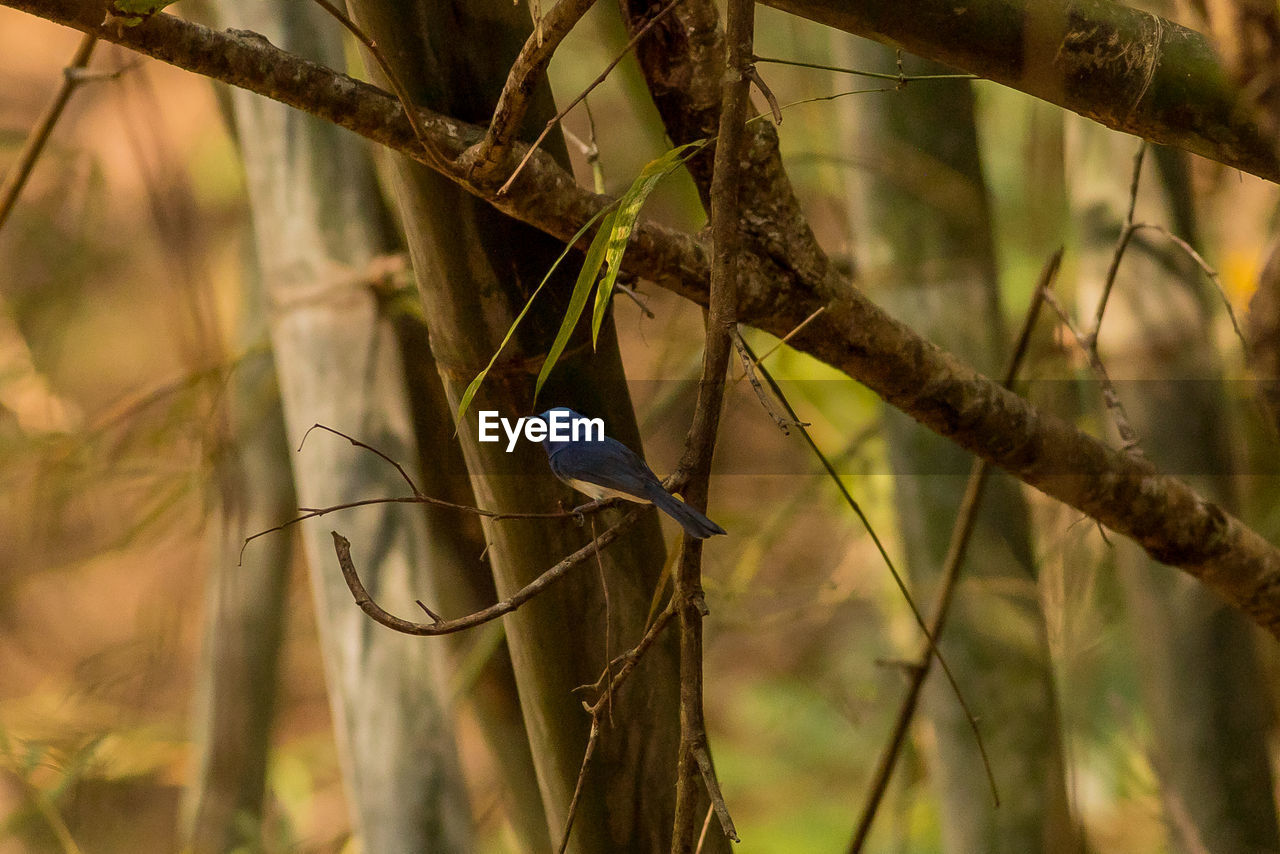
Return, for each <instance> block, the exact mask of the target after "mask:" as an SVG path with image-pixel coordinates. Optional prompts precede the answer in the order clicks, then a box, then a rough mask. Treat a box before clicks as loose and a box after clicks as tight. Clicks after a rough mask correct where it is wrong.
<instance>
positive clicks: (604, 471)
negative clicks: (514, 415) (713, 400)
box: [535, 406, 725, 540]
mask: <svg viewBox="0 0 1280 854" xmlns="http://www.w3.org/2000/svg"><path fill="white" fill-rule="evenodd" d="M535 417H536V418H538V419H539V420H541V421H543V422H544V423H546V424H547V438H546V439H544V440H543V442H542V446H543V447H544V448H545V449H546V451H547V461H548V462H549V463H551V471H552V473H554V474H555V476H556V477H558V478H560V479H561V480H562V481H564V482H565V483H567V484H569V485H570V486H572V487H573V488H574V489H576V490H578V491H579V492H581V493H583V494H585V495H589V496H591V497H592V498H622V499H625V500H627V501H634V502H636V503H638V504H653V505H655V506H656V507H657V508H658V509H659V510H661V511H662V512H663V513H666V514H667V515H668V516H670V517H671V518H672V519H675V520H676V521H677V522H679V523H680V527H681V528H684V530H685V533H687V534H688V535H689V536H691V537H695V538H697V539H699V540H705V539H706V538H707V537H710V536H712V535H713V534H723V533H725V530H724V528H721V527H720V526H719V525H717V524H716V523H715V522H712V521H711V520H710V519H708V518H707V517H706V516H704V515H702V514H701V513H699V512H698V511H697V510H694V509H693V508H692V507H690V506H689V505H688V504H685V503H684V502H683V501H681V500H680V499H679V498H676V497H675V496H674V495H672V494H671V493H669V492H667V490H666V489H664V488H663V486H662V481H660V480H658V476H657V475H655V474H654V473H653V470H652V469H650V468H649V466H648V464H647V463H646V462H645V461H644V460H643V459H642V458H641V457H640V455H639V454H637V453H636V452H635V451H633V450H631V449H630V448H628V447H627V446H626V445H624V444H622V443H621V442H619V441H618V440H617V439H611V438H609V437H608V436H605V435H604V431H603V430H600V431H599V432H598V436H597V437H595V438H592V437H591V431H590V430H583V431H582V433H584V434H585V435H581V434H579V433H575V432H572V431H571V430H568V429H564V428H565V427H567V426H568V425H569V424H570V423H572V422H574V421H580V422H585V421H587V419H586V418H584V416H582V415H579V414H578V413H576V412H574V411H573V410H572V409H568V408H566V407H563V406H557V407H555V408H554V409H548V410H547V411H546V412H544V413H542V414H541V415H538V416H535ZM594 420H596V421H597V422H598V419H594ZM557 424H559V425H562V429H561V430H560V435H557V434H556V433H555V432H554V431H555V428H556V425H557ZM553 436H554V438H553ZM565 437H568V438H567V440H565V441H562V439H564V438H565Z"/></svg>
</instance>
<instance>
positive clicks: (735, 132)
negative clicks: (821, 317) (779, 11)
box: [671, 0, 755, 851]
mask: <svg viewBox="0 0 1280 854" xmlns="http://www.w3.org/2000/svg"><path fill="white" fill-rule="evenodd" d="M754 30H755V0H729V6H728V15H727V18H726V22H725V47H726V56H725V70H724V76H723V78H722V82H721V87H720V93H721V94H720V125H719V128H718V130H717V133H716V148H715V160H714V162H713V166H712V175H711V193H710V204H709V213H710V215H711V283H710V299H709V300H708V308H707V314H706V319H705V327H706V347H705V351H704V353H703V357H702V377H701V381H700V382H699V383H698V401H697V405H696V406H695V408H694V413H693V423H692V425H691V426H690V428H689V435H688V438H687V439H686V440H685V450H684V454H683V455H682V457H681V461H680V471H682V472H685V473H687V474H688V482H687V484H686V486H685V500H686V501H688V502H689V504H690V505H692V506H693V507H696V508H699V509H702V508H705V507H706V499H707V485H708V481H709V480H710V476H711V458H712V455H713V454H714V452H715V445H716V436H717V433H718V431H719V427H720V412H721V409H722V407H723V403H724V379H725V372H726V371H727V370H728V367H729V357H730V352H731V350H732V344H731V341H730V337H731V336H730V333H731V332H732V330H733V328H734V326H735V325H736V321H737V317H736V312H737V302H738V297H737V294H738V276H739V271H738V267H739V265H738V254H739V247H740V246H741V244H742V224H741V221H740V217H739V211H740V202H739V195H740V189H741V186H742V152H743V149H744V147H745V143H746V118H747V107H748V106H749V104H750V102H751V90H750V86H751V83H750V80H749V78H748V75H747V69H748V68H750V66H751V55H752V39H753V35H754ZM672 598H673V602H674V603H675V607H676V609H677V613H678V615H679V618H680V751H679V757H678V760H677V763H676V808H675V826H674V829H673V832H672V841H671V848H672V851H692V850H693V848H694V845H695V841H696V836H697V831H698V823H699V821H700V820H701V819H702V812H701V809H700V803H701V794H702V789H704V788H705V790H706V793H707V796H708V797H709V798H710V799H711V803H712V806H714V807H715V811H716V815H717V816H718V817H719V819H720V826H721V829H722V830H723V831H724V834H725V836H727V837H728V838H729V839H731V840H733V841H734V842H737V841H738V832H737V830H736V829H735V828H734V824H733V819H732V817H731V816H730V815H729V809H728V807H727V806H726V805H725V802H724V796H723V795H722V794H721V792H720V785H719V783H718V782H717V780H716V774H715V767H714V765H713V764H712V762H711V753H710V750H709V748H708V746H707V728H706V720H705V718H704V716H703V708H702V692H703V675H702V667H703V661H702V657H703V647H702V619H703V617H704V616H705V614H706V612H707V606H706V602H705V599H704V594H703V590H702V542H701V541H700V540H696V539H694V538H693V537H688V536H686V537H685V538H684V540H683V542H682V545H681V549H680V557H679V560H678V562H677V565H676V572H675V594H674V596H673V597H672Z"/></svg>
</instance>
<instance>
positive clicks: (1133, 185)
mask: <svg viewBox="0 0 1280 854" xmlns="http://www.w3.org/2000/svg"><path fill="white" fill-rule="evenodd" d="M1146 151H1147V143H1146V141H1145V140H1143V141H1142V142H1141V143H1140V144H1139V145H1138V150H1137V152H1136V153H1135V154H1134V155H1133V172H1132V176H1131V177H1130V179H1129V207H1128V209H1127V210H1126V212H1125V216H1124V227H1123V228H1121V229H1120V236H1119V238H1117V240H1116V248H1115V250H1114V251H1113V252H1112V253H1111V263H1110V264H1109V265H1108V266H1107V276H1106V279H1104V280H1103V283H1102V295H1101V296H1099V297H1098V305H1097V307H1096V308H1095V309H1094V314H1093V328H1091V329H1090V330H1089V331H1087V332H1086V331H1083V330H1081V329H1079V328H1078V327H1077V326H1076V325H1075V324H1074V323H1073V322H1072V321H1071V316H1070V315H1069V314H1068V313H1067V311H1066V309H1065V308H1063V306H1062V303H1060V302H1059V301H1058V298H1057V297H1056V296H1054V294H1053V291H1052V290H1051V287H1052V283H1048V284H1046V285H1045V286H1044V288H1043V289H1042V290H1043V291H1044V301H1045V302H1047V303H1048V304H1049V306H1050V307H1051V308H1052V309H1053V310H1054V312H1055V313H1056V314H1057V315H1058V318H1059V319H1060V320H1061V321H1062V325H1063V326H1065V327H1066V328H1067V331H1068V332H1070V333H1071V336H1072V337H1073V338H1075V339H1076V344H1077V345H1079V347H1080V349H1081V350H1082V351H1083V352H1084V354H1085V357H1086V358H1087V359H1088V360H1089V367H1090V369H1091V370H1092V371H1093V374H1094V376H1095V377H1096V378H1097V380H1098V385H1099V387H1100V388H1101V390H1102V402H1103V404H1104V405H1105V406H1106V408H1107V411H1108V412H1110V413H1111V420H1112V421H1113V422H1114V423H1115V425H1116V432H1118V433H1119V434H1120V440H1121V443H1122V447H1123V449H1124V451H1125V452H1126V453H1128V454H1130V455H1131V456H1134V457H1139V458H1141V457H1143V456H1144V454H1143V453H1142V444H1141V440H1140V439H1139V438H1138V432H1137V431H1136V430H1134V429H1133V425H1132V424H1131V423H1130V422H1129V416H1128V415H1127V414H1126V413H1125V410H1124V403H1123V402H1122V401H1121V400H1120V393H1119V392H1118V391H1117V390H1116V387H1115V383H1113V382H1112V381H1111V376H1110V375H1109V374H1108V373H1107V367H1106V365H1105V364H1103V362H1102V354H1101V353H1100V352H1099V351H1098V339H1099V337H1100V336H1101V334H1102V319H1103V317H1104V316H1105V315H1106V311H1107V304H1108V303H1109V302H1110V300H1111V292H1112V290H1114V288H1115V284H1116V276H1117V274H1118V273H1119V272H1120V261H1121V260H1122V259H1123V258H1124V253H1125V250H1127V249H1128V248H1129V243H1130V242H1131V241H1132V240H1133V235H1134V234H1136V233H1137V231H1138V227H1139V226H1135V224H1134V222H1133V216H1134V212H1135V211H1136V210H1137V207H1138V186H1139V184H1140V182H1141V178H1142V161H1143V158H1144V156H1145V155H1146Z"/></svg>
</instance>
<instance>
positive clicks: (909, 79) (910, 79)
mask: <svg viewBox="0 0 1280 854" xmlns="http://www.w3.org/2000/svg"><path fill="white" fill-rule="evenodd" d="M752 61H753V62H767V63H769V64H771V65H793V66H795V67H797V68H812V69H815V70H817V71H836V72H839V73H840V74H853V75H855V76H858V77H873V78H875V79H876V80H892V81H893V82H894V83H897V84H899V85H901V84H903V83H915V82H916V81H918V80H981V79H983V78H981V77H979V76H978V75H976V74H914V75H905V74H901V73H899V74H889V73H887V72H884V71H862V70H860V69H857V68H845V67H843V66H839V65H821V64H819V63H816V62H800V61H799V60H796V59H777V58H775V57H771V56H756V57H752Z"/></svg>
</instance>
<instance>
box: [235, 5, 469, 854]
mask: <svg viewBox="0 0 1280 854" xmlns="http://www.w3.org/2000/svg"><path fill="white" fill-rule="evenodd" d="M220 11H221V12H222V13H223V15H224V16H225V18H226V23H228V24H231V25H233V26H236V27H249V28H252V29H254V30H256V31H258V32H261V33H263V34H264V35H266V36H267V37H268V38H270V39H272V40H273V41H274V42H275V43H277V44H281V45H284V46H286V47H287V48H290V49H293V50H297V51H300V52H302V53H305V54H310V55H314V56H316V57H317V58H319V59H320V60H321V61H324V62H328V63H330V64H341V62H342V59H343V52H342V43H341V35H340V32H339V31H338V30H336V29H335V28H334V26H333V24H332V22H331V21H330V20H329V19H328V18H327V17H326V16H325V15H324V14H323V12H321V11H319V10H318V9H316V8H314V7H311V6H307V5H286V6H284V7H281V8H280V10H279V11H276V10H275V9H274V8H273V9H270V10H268V9H267V8H266V7H262V8H258V7H252V8H251V7H246V6H244V5H243V4H235V3H224V4H222V5H221V6H220ZM233 105H234V112H235V121H236V126H237V131H238V136H239V139H240V146H241V152H242V155H243V158H244V164H245V172H246V176H247V180H248V188H249V198H250V202H251V204H252V208H253V218H254V227H255V233H256V236H257V245H258V255H259V261H260V264H261V267H262V275H263V280H264V284H265V287H266V289H267V302H268V306H267V308H266V309H263V310H264V311H266V312H269V315H270V317H271V338H272V344H273V347H274V350H275V355H276V364H277V370H278V373H279V376H280V384H281V389H282V392H283V398H284V412H285V419H286V425H287V428H288V433H289V437H290V443H291V444H295V445H296V443H297V442H299V441H300V440H301V439H302V436H303V434H304V433H305V432H306V430H307V428H309V427H310V426H311V425H313V424H316V423H321V424H324V425H327V426H329V427H333V428H335V429H338V430H342V431H343V432H345V433H348V434H349V435H352V436H355V437H357V438H359V439H361V440H363V441H366V442H368V443H369V444H371V445H373V446H375V447H377V448H379V449H380V450H381V451H383V452H384V453H386V454H388V455H389V456H391V457H392V458H393V459H398V460H405V461H409V462H411V461H412V457H413V454H414V451H413V436H412V429H411V423H410V417H409V412H408V406H407V402H406V399H405V393H404V381H403V373H402V370H401V366H400V364H399V359H398V353H397V349H396V340H395V337H394V335H393V332H392V329H391V327H390V325H389V324H387V323H385V322H384V321H381V320H380V319H379V317H378V311H377V305H376V302H375V299H374V296H373V294H372V292H371V290H370V287H369V283H368V282H367V281H366V280H365V279H366V276H367V273H366V270H367V267H368V265H369V263H370V261H371V260H372V259H373V258H374V257H376V256H378V255H380V254H382V253H384V252H386V251H388V248H389V247H390V245H391V244H390V241H388V239H387V238H386V233H387V229H386V225H385V222H384V220H383V218H382V215H381V211H382V206H381V203H380V200H379V196H378V192H377V186H376V182H375V180H374V175H373V171H372V167H371V163H370V161H369V159H368V156H367V152H366V150H365V148H364V147H363V146H362V145H361V144H360V143H358V142H357V141H356V140H354V139H353V138H351V137H349V136H346V135H344V134H343V133H342V132H341V131H339V130H337V129H336V128H334V127H332V126H330V125H325V124H323V123H321V122H316V121H314V120H313V119H311V118H309V117H306V116H302V115H299V114H297V113H294V112H292V111H289V110H287V109H286V108H284V107H282V106H280V105H278V104H274V103H271V102H267V101H263V100H261V99H258V98H256V97H253V96H251V95H248V94H247V93H244V92H241V91H236V92H235V93H234V99H233ZM294 466H295V482H296V484H297V489H298V494H299V498H300V500H301V501H302V502H303V503H304V504H305V505H307V506H323V505H325V504H331V503H337V502H339V501H343V500H350V499H355V498H367V497H380V496H393V495H401V494H404V493H405V492H406V491H407V487H406V486H405V484H404V483H403V482H402V481H401V480H400V479H399V475H398V474H397V473H396V472H395V470H394V469H392V468H391V467H390V466H388V465H387V464H386V463H385V462H383V461H382V460H380V459H377V458H376V457H374V456H372V455H370V454H368V453H367V452H360V451H357V450H355V449H352V448H350V447H349V446H348V445H347V443H346V442H345V441H343V440H341V439H338V438H337V437H334V436H331V435H326V434H322V433H315V434H312V435H311V436H310V437H309V438H308V440H307V445H306V447H305V448H304V449H303V450H302V451H301V452H300V454H299V455H298V456H296V457H295V460H294ZM330 527H338V528H340V529H341V530H343V531H344V532H345V533H346V534H347V536H349V537H350V539H351V541H352V542H353V543H354V544H355V546H354V548H355V552H356V555H357V560H358V561H359V564H360V566H361V567H362V569H364V571H365V573H366V575H365V579H366V583H367V584H368V585H369V586H370V592H371V593H372V595H374V596H375V597H377V598H378V600H379V601H380V602H382V603H383V604H385V605H386V606H387V607H389V608H393V609H399V610H407V609H408V608H409V607H411V606H412V602H413V600H414V598H416V597H422V598H427V599H429V598H432V597H431V594H430V590H429V587H428V585H429V577H428V574H427V572H426V570H425V568H426V567H428V566H429V564H430V562H431V560H432V554H431V552H430V550H429V549H428V547H427V546H428V541H427V536H426V531H425V526H424V525H423V520H422V516H421V515H420V514H419V513H418V512H417V510H416V509H415V508H397V507H395V506H393V505H388V506H378V507H370V508H363V509H361V510H359V511H357V512H353V513H348V514H345V515H343V516H341V517H336V518H332V519H331V520H326V521H325V522H311V523H307V524H305V525H304V526H303V542H304V547H305V550H306V554H307V558H308V562H309V564H310V566H311V571H312V588H313V591H314V594H315V599H316V612H317V616H318V619H319V629H320V637H321V645H322V651H323V653H324V657H325V667H326V674H327V678H328V682H329V695H330V700H331V705H332V708H333V715H334V720H335V729H336V732H335V736H336V739H337V742H338V748H339V755H340V758H341V761H342V766H343V775H344V779H345V781H346V784H347V785H346V788H347V796H348V798H349V801H350V804H351V808H352V814H353V824H354V826H355V828H356V831H357V833H358V834H359V835H360V838H361V841H362V844H363V846H364V848H365V849H366V850H369V851H377V852H406V854H407V852H421V851H468V850H470V848H471V844H470V835H471V826H470V813H469V811H468V809H467V806H466V800H465V794H464V791H463V788H462V784H461V779H460V776H459V772H458V768H457V759H456V756H455V752H454V751H455V748H454V742H453V735H452V727H451V725H450V723H449V719H448V715H447V713H446V710H445V708H444V706H443V703H442V700H441V697H440V694H439V689H438V685H437V683H438V681H439V679H440V678H441V672H442V669H441V667H440V662H439V653H440V651H441V647H439V646H436V645H432V644H429V643H424V642H422V641H421V640H417V639H414V638H409V637H405V636H400V635H396V634H394V633H392V632H389V631H387V630H385V629H382V628H381V627H379V626H377V625H375V624H374V623H373V622H371V621H370V620H369V619H368V618H367V617H366V616H365V615H364V613H363V612H361V611H360V609H359V608H357V607H356V606H355V603H354V602H353V601H352V599H351V594H350V593H349V591H348V590H347V587H346V585H345V583H344V582H343V580H342V576H341V574H340V573H339V572H338V568H337V566H336V565H335V563H336V562H335V560H334V556H333V551H332V539H331V537H330V536H329V533H328V531H329V528H330ZM259 545H260V543H258V542H255V543H253V544H250V546H249V549H250V550H252V549H254V548H255V547H256V546H259Z"/></svg>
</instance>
